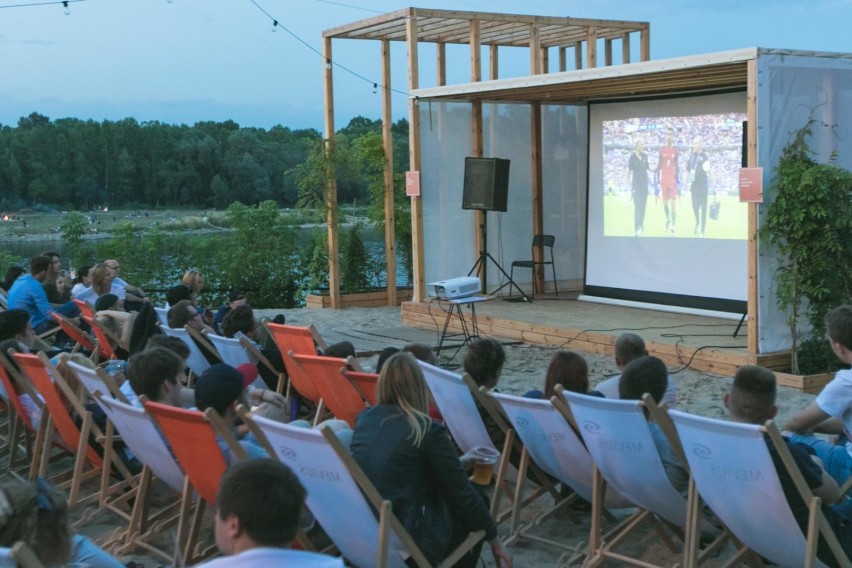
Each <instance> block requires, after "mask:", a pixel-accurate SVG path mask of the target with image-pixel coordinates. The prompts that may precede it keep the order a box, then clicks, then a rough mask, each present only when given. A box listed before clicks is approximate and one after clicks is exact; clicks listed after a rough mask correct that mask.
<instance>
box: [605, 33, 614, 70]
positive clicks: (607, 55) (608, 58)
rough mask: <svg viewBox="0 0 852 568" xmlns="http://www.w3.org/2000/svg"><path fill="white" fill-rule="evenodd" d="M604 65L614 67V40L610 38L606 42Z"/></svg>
mask: <svg viewBox="0 0 852 568" xmlns="http://www.w3.org/2000/svg"><path fill="white" fill-rule="evenodd" d="M604 65H606V66H607V67H609V66H610V65H612V40H611V39H609V38H607V39H606V40H604Z"/></svg>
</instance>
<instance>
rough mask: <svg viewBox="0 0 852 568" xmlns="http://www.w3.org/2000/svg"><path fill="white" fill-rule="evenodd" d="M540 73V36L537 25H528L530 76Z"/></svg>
mask: <svg viewBox="0 0 852 568" xmlns="http://www.w3.org/2000/svg"><path fill="white" fill-rule="evenodd" d="M540 73H541V36H540V35H539V29H538V25H537V24H532V25H530V75H539V74H540Z"/></svg>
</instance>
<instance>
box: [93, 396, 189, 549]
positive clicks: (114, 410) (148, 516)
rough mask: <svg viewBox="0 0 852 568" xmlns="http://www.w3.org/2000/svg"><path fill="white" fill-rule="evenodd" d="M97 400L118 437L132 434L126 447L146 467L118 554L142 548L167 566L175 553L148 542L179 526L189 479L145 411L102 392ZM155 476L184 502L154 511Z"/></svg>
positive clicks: (127, 440) (127, 437) (96, 397)
mask: <svg viewBox="0 0 852 568" xmlns="http://www.w3.org/2000/svg"><path fill="white" fill-rule="evenodd" d="M94 396H95V399H96V400H97V401H98V403H99V404H100V405H101V408H103V410H104V413H106V415H107V417H108V418H109V419H110V421H111V422H112V423H113V424H115V427H116V429H117V430H118V432H119V433H122V432H131V433H132V435H130V436H124V439H125V440H126V442H125V443H126V444H127V446H128V447H129V448H130V450H131V451H132V452H133V454H134V455H135V456H136V458H137V459H138V460H139V461H140V462H141V463H142V464H143V465H144V467H143V469H142V473H141V475H140V478H139V491H138V494H137V496H136V499H135V501H134V503H133V511H132V512H131V515H130V520H129V523H128V527H127V530H126V531H125V538H124V540H123V542H122V543H121V544H120V545H118V546H117V547H116V548H115V552H116V553H118V554H127V553H129V552H131V551H132V550H134V549H135V548H137V547H139V548H142V549H144V550H145V551H147V552H148V553H150V554H154V555H155V556H157V557H158V558H161V559H163V560H164V561H166V562H171V561H172V560H173V559H174V557H175V555H174V551H173V552H172V553H171V554H169V553H168V552H166V551H164V550H161V549H160V548H157V547H156V546H154V545H153V544H151V543H150V542H149V541H150V539H151V537H152V536H154V535H155V534H157V533H158V532H159V531H161V530H163V529H167V528H169V527H170V526H171V525H172V524H176V523H177V522H178V520H179V513H180V511H181V510H184V507H185V506H186V505H185V503H184V502H183V497H184V492H183V488H184V484H185V477H186V476H185V475H184V473H183V470H182V469H181V468H180V466H179V465H178V463H177V462H176V461H175V459H174V456H172V453H171V450H170V449H169V447H168V446H167V445H166V443H165V442H164V441H163V438H162V437H161V436H160V433H159V431H158V430H157V428H156V426H155V425H154V422H153V420H152V419H151V417H150V415H149V414H148V413H147V412H146V411H145V409H144V408H139V407H135V406H133V405H131V404H128V403H127V401H126V400H125V401H122V400H119V399H118V398H110V397H109V396H107V395H105V394H104V393H102V392H101V391H97V392H95V393H94ZM155 476H156V478H158V479H160V480H162V481H163V482H164V483H165V485H167V486H168V487H170V488H171V489H172V490H174V491H175V492H176V493H177V494H178V495H180V496H181V499H180V500H179V501H178V502H177V503H171V504H169V505H166V506H165V507H162V508H161V509H159V510H157V511H151V510H150V503H149V499H148V492H149V490H150V487H151V484H152V483H153V481H154V477H155Z"/></svg>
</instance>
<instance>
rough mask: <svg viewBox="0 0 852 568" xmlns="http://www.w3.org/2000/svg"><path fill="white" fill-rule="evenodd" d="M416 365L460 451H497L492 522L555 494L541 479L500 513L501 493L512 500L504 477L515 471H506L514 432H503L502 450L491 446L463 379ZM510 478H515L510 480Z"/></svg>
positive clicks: (545, 480)
mask: <svg viewBox="0 0 852 568" xmlns="http://www.w3.org/2000/svg"><path fill="white" fill-rule="evenodd" d="M418 363H419V364H420V368H421V369H422V370H423V376H424V378H425V379H426V385H427V386H428V387H429V391H430V392H431V393H432V398H433V399H434V400H435V405H436V406H437V407H438V410H440V411H441V415H442V416H443V417H444V423H445V424H446V426H447V429H448V430H449V431H450V435H451V436H452V437H453V440H455V442H456V445H457V446H458V447H459V448H460V449H461V451H462V452H468V451H470V450H471V449H473V448H475V447H478V446H483V447H486V448H490V449H492V450H497V451H499V452H500V455H501V458H500V462H499V463H498V465H497V468H496V470H495V474H496V481H495V484H494V487H496V488H499V489H500V490H499V491H495V492H494V495H493V497H492V500H491V517H492V518H493V519H494V522H496V523H498V524H499V523H501V522H503V521H505V520H506V519H509V518H511V517H512V516H513V515H515V514H517V513H516V512H517V511H519V510H520V509H522V508H523V507H524V506H525V505H528V504H529V503H531V502H533V501H535V500H536V499H538V498H539V497H541V496H542V495H544V494H545V493H546V492H547V491H551V492H552V493H554V494H555V493H556V492H555V490H553V487H552V486H551V485H550V483H549V481H548V480H547V479H543V480H542V483H543V487H539V488H538V489H537V490H536V491H535V492H533V493H532V494H531V495H530V496H529V497H527V499H526V500H525V501H517V500H514V501H513V504H512V506H511V507H509V508H507V509H505V510H503V511H501V510H500V502H501V497H502V494H503V493H507V494H508V495H509V496H512V497H514V493H513V491H512V490H511V487H510V486H509V485H508V483H507V481H506V479H507V474H509V475H511V476H517V472H516V471H512V472H511V473H510V471H509V470H510V468H511V465H510V463H509V458H510V456H511V450H512V447H513V444H514V442H515V433H514V432H513V431H512V430H511V429H510V430H509V431H508V432H507V433H506V441H505V443H504V444H503V447H502V448H497V447H495V446H494V443H493V442H492V441H491V437H490V436H489V435H488V430H487V429H486V427H485V424H484V423H483V421H482V417H481V416H480V414H479V410H478V409H477V408H476V402H475V399H474V395H473V393H472V392H471V387H469V386H468V385H467V383H466V382H465V380H464V377H462V376H461V375H459V374H458V373H453V372H452V371H448V370H446V369H442V368H440V367H436V366H434V365H430V364H428V363H424V362H423V361H418ZM513 479H516V478H515V477H513Z"/></svg>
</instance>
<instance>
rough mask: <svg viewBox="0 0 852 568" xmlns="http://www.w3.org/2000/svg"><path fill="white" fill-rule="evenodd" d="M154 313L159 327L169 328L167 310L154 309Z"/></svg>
mask: <svg viewBox="0 0 852 568" xmlns="http://www.w3.org/2000/svg"><path fill="white" fill-rule="evenodd" d="M154 311H155V312H156V313H157V321H158V322H159V323H160V327H164V326H165V327H168V326H169V309H168V308H156V307H155V308H154Z"/></svg>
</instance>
